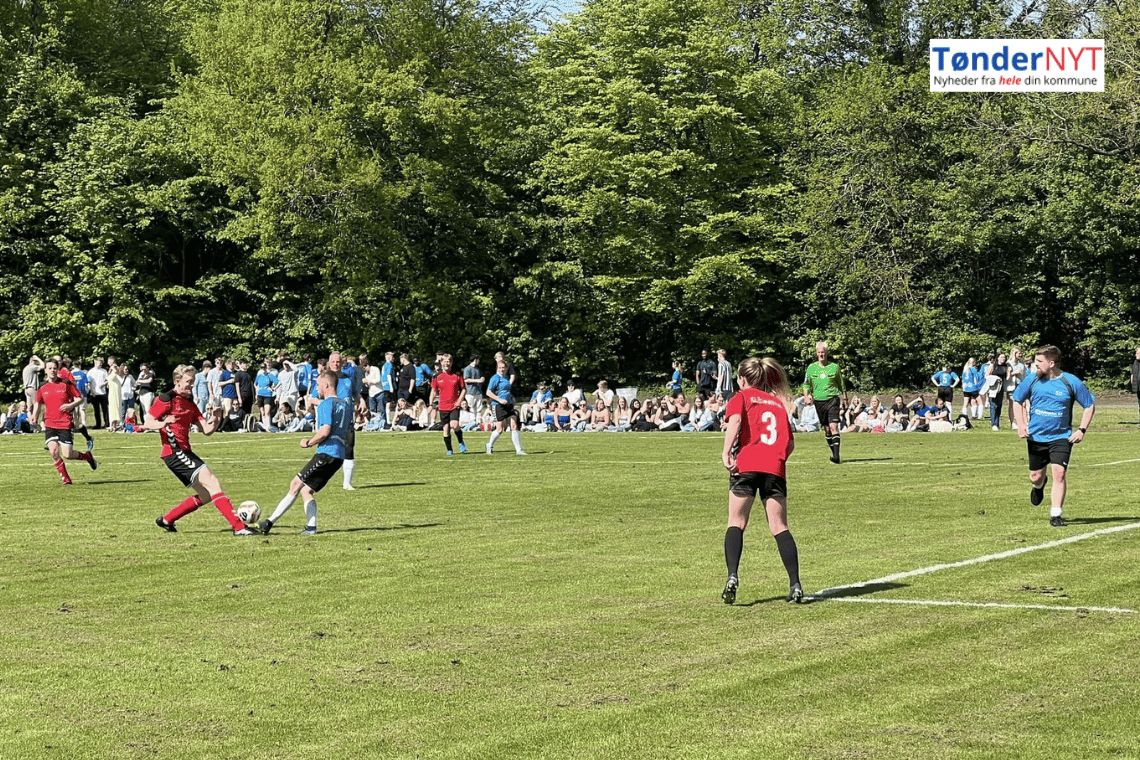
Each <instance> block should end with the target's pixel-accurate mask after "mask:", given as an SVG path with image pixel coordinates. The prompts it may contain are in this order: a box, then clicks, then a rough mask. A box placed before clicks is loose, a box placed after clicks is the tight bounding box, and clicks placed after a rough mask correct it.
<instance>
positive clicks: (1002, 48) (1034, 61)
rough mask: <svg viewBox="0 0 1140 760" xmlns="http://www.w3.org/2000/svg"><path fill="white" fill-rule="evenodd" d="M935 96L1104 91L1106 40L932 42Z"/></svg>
mask: <svg viewBox="0 0 1140 760" xmlns="http://www.w3.org/2000/svg"><path fill="white" fill-rule="evenodd" d="M930 91H931V92H1104V40H972V39H971V40H931V41H930Z"/></svg>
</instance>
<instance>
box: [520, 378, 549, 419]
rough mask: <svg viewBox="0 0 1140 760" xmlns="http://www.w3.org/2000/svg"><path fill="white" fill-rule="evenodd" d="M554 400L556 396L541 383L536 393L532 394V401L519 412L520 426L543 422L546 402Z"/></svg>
mask: <svg viewBox="0 0 1140 760" xmlns="http://www.w3.org/2000/svg"><path fill="white" fill-rule="evenodd" d="M552 398H554V395H553V394H552V393H551V392H550V390H549V389H548V388H547V387H546V383H545V382H541V381H540V382H539V384H538V387H537V388H535V390H534V393H532V394H530V401H529V402H527V403H525V404H523V405H522V408H521V410H520V411H519V424H522V425H526V424H527V423H534V422H542V416H543V412H544V411H545V409H546V402H548V401H550V400H551V399H552Z"/></svg>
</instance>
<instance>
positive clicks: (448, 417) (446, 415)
mask: <svg viewBox="0 0 1140 760" xmlns="http://www.w3.org/2000/svg"><path fill="white" fill-rule="evenodd" d="M439 421H440V422H441V423H443V424H444V425H446V424H447V423H449V422H459V410H458V409H450V410H448V411H446V412H442V411H441V412H440V413H439Z"/></svg>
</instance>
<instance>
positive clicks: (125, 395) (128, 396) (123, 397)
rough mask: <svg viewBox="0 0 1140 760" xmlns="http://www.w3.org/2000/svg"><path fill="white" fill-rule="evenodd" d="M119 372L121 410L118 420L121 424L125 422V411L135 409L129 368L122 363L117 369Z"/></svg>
mask: <svg viewBox="0 0 1140 760" xmlns="http://www.w3.org/2000/svg"><path fill="white" fill-rule="evenodd" d="M118 370H119V399H120V405H121V408H120V409H119V415H120V419H122V421H123V424H124V425H126V422H127V410H128V409H134V407H135V378H134V376H133V375H131V367H130V365H129V364H127V363H126V362H123V363H122V364H120V365H119V367H118Z"/></svg>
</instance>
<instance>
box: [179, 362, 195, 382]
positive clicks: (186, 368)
mask: <svg viewBox="0 0 1140 760" xmlns="http://www.w3.org/2000/svg"><path fill="white" fill-rule="evenodd" d="M196 374H198V370H197V368H195V367H194V365H192V364H179V365H178V366H177V367H175V368H174V382H176V383H177V382H178V381H179V380H181V379H182V378H184V377H186V376H187V375H190V376H191V377H193V376H194V375H196Z"/></svg>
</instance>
